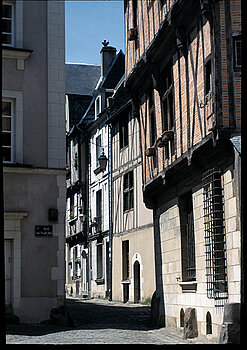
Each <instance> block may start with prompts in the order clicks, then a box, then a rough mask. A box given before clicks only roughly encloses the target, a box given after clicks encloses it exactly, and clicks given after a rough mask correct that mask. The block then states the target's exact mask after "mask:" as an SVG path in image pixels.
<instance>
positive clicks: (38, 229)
mask: <svg viewBox="0 0 247 350" xmlns="http://www.w3.org/2000/svg"><path fill="white" fill-rule="evenodd" d="M35 236H42V237H43V236H52V225H35Z"/></svg>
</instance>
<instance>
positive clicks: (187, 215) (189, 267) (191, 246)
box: [179, 191, 196, 282]
mask: <svg viewBox="0 0 247 350" xmlns="http://www.w3.org/2000/svg"><path fill="white" fill-rule="evenodd" d="M179 213H180V228H181V250H182V280H183V281H184V282H187V281H195V279H196V260H195V237H194V220H193V205H192V192H191V191H189V192H187V193H185V194H184V195H183V196H181V197H180V198H179Z"/></svg>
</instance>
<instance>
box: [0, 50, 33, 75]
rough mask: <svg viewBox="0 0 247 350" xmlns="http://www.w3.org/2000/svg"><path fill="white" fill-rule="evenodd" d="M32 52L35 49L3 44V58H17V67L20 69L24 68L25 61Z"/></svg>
mask: <svg viewBox="0 0 247 350" xmlns="http://www.w3.org/2000/svg"><path fill="white" fill-rule="evenodd" d="M32 52H33V50H26V49H20V48H16V47H8V46H2V58H10V59H14V60H17V62H16V68H17V69H18V70H24V68H25V65H24V61H25V60H26V59H27V58H28V57H29V56H30V55H31V53H32Z"/></svg>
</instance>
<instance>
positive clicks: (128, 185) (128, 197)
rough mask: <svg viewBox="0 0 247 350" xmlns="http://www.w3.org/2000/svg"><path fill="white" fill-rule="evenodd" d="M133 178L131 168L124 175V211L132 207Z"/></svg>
mask: <svg viewBox="0 0 247 350" xmlns="http://www.w3.org/2000/svg"><path fill="white" fill-rule="evenodd" d="M133 186H134V180H133V170H132V171H130V172H128V173H127V174H125V175H124V196H123V207H124V208H123V209H124V212H125V211H128V210H131V209H133V208H134V187H133Z"/></svg>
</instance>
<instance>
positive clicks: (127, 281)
mask: <svg viewBox="0 0 247 350" xmlns="http://www.w3.org/2000/svg"><path fill="white" fill-rule="evenodd" d="M121 283H122V284H130V280H123V281H122V282H121Z"/></svg>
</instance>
